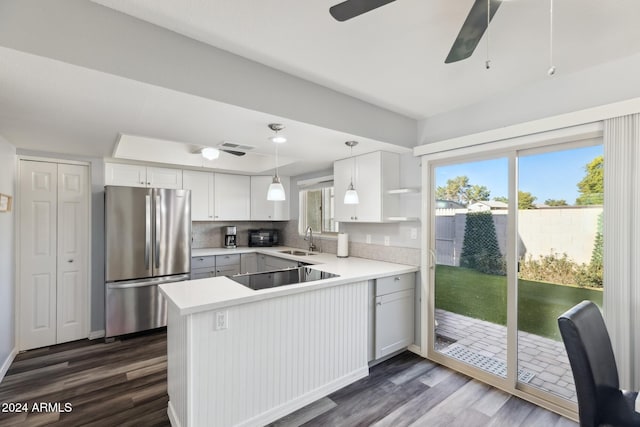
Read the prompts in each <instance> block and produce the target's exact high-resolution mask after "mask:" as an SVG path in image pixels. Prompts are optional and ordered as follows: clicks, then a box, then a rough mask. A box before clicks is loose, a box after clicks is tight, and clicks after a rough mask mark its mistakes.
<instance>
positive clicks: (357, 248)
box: [192, 220, 420, 265]
mask: <svg viewBox="0 0 640 427" xmlns="http://www.w3.org/2000/svg"><path fill="white" fill-rule="evenodd" d="M227 226H236V227H237V231H238V237H237V245H238V246H248V245H249V230H252V229H256V228H275V229H277V230H278V233H279V238H280V244H281V245H283V246H290V247H292V248H299V249H304V250H307V249H309V242H308V241H307V240H304V237H303V236H301V235H300V234H299V233H298V221H297V220H292V221H279V222H268V221H251V222H248V221H237V222H194V223H193V224H192V236H193V243H192V248H194V249H198V248H220V247H222V246H223V239H224V235H223V234H222V233H223V231H222V229H223V227H227ZM313 243H314V244H315V245H316V250H317V251H320V252H326V253H331V254H335V253H336V252H337V246H338V245H337V240H336V239H335V238H328V237H321V236H313ZM349 255H350V256H354V257H360V258H368V259H374V260H376V261H386V262H394V263H398V264H409V265H420V249H417V248H405V247H400V246H384V245H375V244H367V243H358V242H349Z"/></svg>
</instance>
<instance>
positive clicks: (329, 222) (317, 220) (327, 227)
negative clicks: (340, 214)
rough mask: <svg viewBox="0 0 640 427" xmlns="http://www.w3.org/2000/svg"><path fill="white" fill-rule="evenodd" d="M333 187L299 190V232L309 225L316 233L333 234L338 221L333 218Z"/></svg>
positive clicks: (301, 232) (336, 229)
mask: <svg viewBox="0 0 640 427" xmlns="http://www.w3.org/2000/svg"><path fill="white" fill-rule="evenodd" d="M334 200H335V196H334V189H333V187H324V188H317V189H312V190H301V191H300V223H299V225H298V227H299V232H300V234H304V232H305V230H306V229H307V227H311V229H312V230H313V232H314V233H317V234H335V233H337V232H338V222H337V221H336V220H335V219H334V215H335V214H334V206H335V205H334Z"/></svg>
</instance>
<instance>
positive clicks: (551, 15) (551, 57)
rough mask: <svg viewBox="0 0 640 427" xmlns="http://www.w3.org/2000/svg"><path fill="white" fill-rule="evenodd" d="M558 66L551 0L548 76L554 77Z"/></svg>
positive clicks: (551, 3) (550, 3) (551, 2)
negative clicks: (555, 56) (554, 57)
mask: <svg viewBox="0 0 640 427" xmlns="http://www.w3.org/2000/svg"><path fill="white" fill-rule="evenodd" d="M555 73H556V66H555V65H553V0H549V69H548V70H547V74H549V75H550V76H553V75H554V74H555Z"/></svg>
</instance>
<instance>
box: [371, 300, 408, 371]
mask: <svg viewBox="0 0 640 427" xmlns="http://www.w3.org/2000/svg"><path fill="white" fill-rule="evenodd" d="M413 310H414V290H413V289H410V290H405V291H400V292H394V293H391V294H387V295H382V296H379V297H376V345H375V358H376V359H379V358H380V357H383V356H386V355H388V354H391V353H393V352H394V351H397V350H400V349H403V348H405V347H407V346H409V345H411V344H413V326H414V314H413Z"/></svg>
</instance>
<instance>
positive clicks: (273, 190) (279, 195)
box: [267, 176, 286, 202]
mask: <svg viewBox="0 0 640 427" xmlns="http://www.w3.org/2000/svg"><path fill="white" fill-rule="evenodd" d="M267 200H271V201H274V202H281V201H283V200H286V196H285V193H284V187H283V186H282V183H281V182H280V177H279V176H274V177H273V181H272V182H271V184H270V185H269V190H268V191H267Z"/></svg>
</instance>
